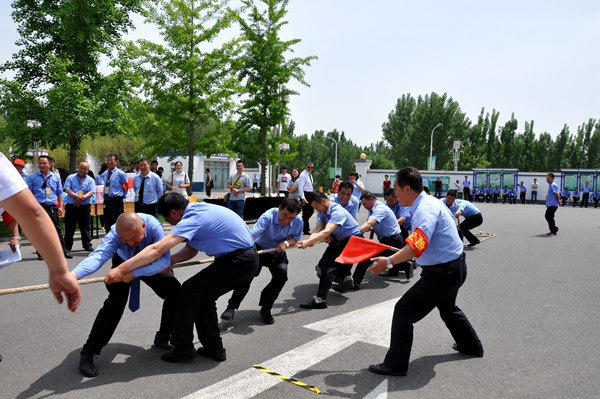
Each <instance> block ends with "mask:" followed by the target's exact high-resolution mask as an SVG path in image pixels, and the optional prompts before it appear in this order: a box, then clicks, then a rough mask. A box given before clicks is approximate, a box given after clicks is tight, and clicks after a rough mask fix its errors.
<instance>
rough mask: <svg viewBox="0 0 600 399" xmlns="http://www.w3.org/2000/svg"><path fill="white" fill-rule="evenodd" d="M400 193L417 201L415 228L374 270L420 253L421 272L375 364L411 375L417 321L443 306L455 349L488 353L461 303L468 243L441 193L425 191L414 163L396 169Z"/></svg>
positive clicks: (410, 202) (403, 199)
mask: <svg viewBox="0 0 600 399" xmlns="http://www.w3.org/2000/svg"><path fill="white" fill-rule="evenodd" d="M395 187H396V196H397V197H398V199H399V200H400V203H401V204H402V205H403V206H410V207H411V214H412V221H411V224H412V228H413V233H412V234H411V235H410V236H409V237H408V238H407V239H406V244H407V245H405V246H404V248H402V249H401V250H400V251H398V252H397V253H395V254H394V255H392V256H389V257H387V258H386V257H377V258H374V259H373V262H374V263H373V265H372V266H371V267H370V268H369V270H370V271H371V272H372V273H374V274H379V273H381V272H383V271H385V270H386V269H389V268H391V267H392V265H393V264H395V263H399V262H403V261H407V260H409V259H411V258H413V257H416V258H417V259H418V263H419V264H420V265H421V266H422V268H423V271H422V273H421V278H420V279H419V281H417V282H416V283H415V285H413V286H412V287H411V288H410V289H409V290H408V291H407V292H406V293H405V294H404V295H403V296H402V298H400V300H399V301H398V303H396V306H395V308H394V317H393V319H392V337H391V340H390V349H389V350H388V352H387V355H386V356H385V360H384V361H383V363H380V364H373V365H371V366H369V371H371V372H373V373H376V374H383V375H397V376H405V375H406V373H407V370H408V362H409V359H410V351H411V348H412V341H413V324H414V323H416V322H418V321H419V320H421V319H423V318H424V317H425V316H427V314H429V312H431V311H432V310H433V309H434V308H438V310H439V312H440V316H441V318H442V320H443V321H444V323H445V324H446V327H448V329H449V330H450V333H451V334H452V337H453V338H454V340H455V341H456V343H455V344H454V346H453V347H452V348H453V349H455V350H457V351H459V352H461V353H463V354H465V355H469V356H475V357H482V356H483V346H482V345H481V341H480V340H479V337H478V336H477V333H476V332H475V330H474V329H473V327H472V326H471V323H470V322H469V320H468V319H467V316H466V315H465V314H464V313H463V311H462V310H460V308H459V307H458V306H456V296H457V294H458V289H459V288H460V287H461V286H462V285H463V283H464V282H465V279H466V278H467V265H466V263H465V255H464V253H463V243H462V240H461V239H460V238H459V236H458V231H457V229H456V226H455V225H454V221H453V220H452V216H451V215H450V213H449V212H448V210H447V209H445V206H444V204H442V203H441V202H440V201H439V200H437V199H436V198H435V197H431V196H428V195H427V194H425V193H424V192H423V181H422V179H421V175H420V173H419V171H418V170H417V169H415V168H413V167H407V168H404V169H401V170H399V171H398V173H396V182H395Z"/></svg>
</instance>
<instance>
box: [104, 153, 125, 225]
mask: <svg viewBox="0 0 600 399" xmlns="http://www.w3.org/2000/svg"><path fill="white" fill-rule="evenodd" d="M117 161H118V159H117V156H116V155H115V154H108V155H107V156H106V165H107V166H108V169H107V170H106V172H104V173H103V174H102V175H101V176H102V181H104V230H106V233H107V234H108V232H109V231H110V228H111V227H112V225H113V224H115V222H116V221H117V218H118V217H119V215H120V214H122V213H123V212H124V208H123V199H124V198H125V196H126V195H127V189H128V187H127V175H126V174H125V172H123V171H122V170H121V169H119V168H117Z"/></svg>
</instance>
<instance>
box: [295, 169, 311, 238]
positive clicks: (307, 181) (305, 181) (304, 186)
mask: <svg viewBox="0 0 600 399" xmlns="http://www.w3.org/2000/svg"><path fill="white" fill-rule="evenodd" d="M313 170H314V165H313V164H312V162H307V163H306V166H305V168H304V170H303V171H302V173H300V177H299V178H298V193H299V194H300V201H302V220H303V221H304V228H303V231H302V232H303V234H310V222H309V221H310V217H311V216H312V215H313V214H314V213H315V210H314V209H313V207H312V205H311V202H312V199H313V195H314V188H313V183H314V182H313V175H312V172H313Z"/></svg>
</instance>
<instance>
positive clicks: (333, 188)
mask: <svg viewBox="0 0 600 399" xmlns="http://www.w3.org/2000/svg"><path fill="white" fill-rule="evenodd" d="M340 184H342V178H341V176H340V175H335V179H334V180H333V183H331V192H332V193H333V194H337V193H338V190H339V189H340Z"/></svg>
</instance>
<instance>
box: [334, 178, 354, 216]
mask: <svg viewBox="0 0 600 399" xmlns="http://www.w3.org/2000/svg"><path fill="white" fill-rule="evenodd" d="M353 189H354V186H353V185H352V183H350V182H349V181H345V182H343V183H341V184H340V186H339V189H338V193H337V195H336V196H335V197H334V198H333V202H335V203H336V204H340V205H341V206H342V207H343V208H344V209H345V210H347V211H348V213H350V214H351V215H352V217H353V218H354V220H358V208H359V200H358V198H356V197H355V196H354V195H353V194H352V190H353Z"/></svg>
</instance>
